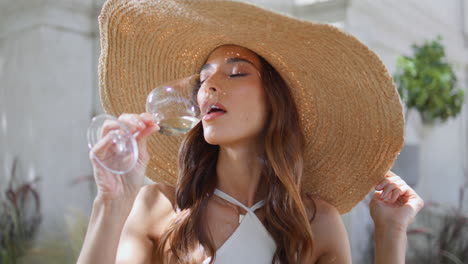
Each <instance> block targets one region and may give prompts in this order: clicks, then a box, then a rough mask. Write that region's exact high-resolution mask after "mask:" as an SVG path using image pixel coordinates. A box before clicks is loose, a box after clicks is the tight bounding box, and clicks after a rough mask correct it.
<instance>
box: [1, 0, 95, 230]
mask: <svg viewBox="0 0 468 264" xmlns="http://www.w3.org/2000/svg"><path fill="white" fill-rule="evenodd" d="M0 10H1V15H0V58H1V59H0V62H1V63H0V65H2V66H1V67H0V69H1V70H0V79H1V87H0V88H1V92H0V95H1V97H2V99H1V101H0V103H1V106H0V107H1V108H0V109H1V118H2V130H1V131H2V133H1V137H0V138H1V141H0V143H1V146H0V159H1V165H0V166H2V168H1V170H0V173H1V175H2V177H1V178H3V180H5V179H6V178H7V176H8V174H7V172H8V171H9V169H10V168H11V162H12V159H13V157H15V156H18V157H19V158H20V162H21V163H20V164H21V165H22V168H21V170H20V171H19V172H20V173H21V174H30V176H31V175H32V174H35V175H38V176H39V177H40V178H41V180H40V182H39V184H38V188H39V192H40V195H41V198H42V211H43V216H44V219H43V223H42V225H41V228H42V229H41V232H54V231H61V228H62V225H63V220H64V214H65V213H66V212H67V211H68V210H69V209H71V208H80V209H82V210H83V211H84V212H88V211H89V205H90V200H91V197H90V195H89V185H88V184H80V185H77V186H74V187H72V186H70V183H71V182H72V180H73V179H75V178H77V177H81V176H85V175H90V173H91V169H90V165H89V161H88V150H87V143H86V127H87V125H88V122H89V120H90V117H91V111H92V103H93V101H95V92H94V90H95V89H96V52H95V51H94V48H95V42H94V41H95V39H96V33H95V31H94V28H93V24H94V21H93V20H91V14H92V12H91V11H92V8H91V1H79V2H78V1H74V2H72V1H67V2H65V1H59V2H57V3H55V2H53V1H35V2H34V3H31V2H30V1H26V0H24V1H2V2H0ZM3 187H4V186H3V185H2V188H1V189H2V190H3Z"/></svg>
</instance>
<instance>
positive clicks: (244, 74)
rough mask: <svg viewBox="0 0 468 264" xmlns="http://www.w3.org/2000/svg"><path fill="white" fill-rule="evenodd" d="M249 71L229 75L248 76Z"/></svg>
mask: <svg viewBox="0 0 468 264" xmlns="http://www.w3.org/2000/svg"><path fill="white" fill-rule="evenodd" d="M246 75H247V73H236V74H231V75H229V77H238V76H246Z"/></svg>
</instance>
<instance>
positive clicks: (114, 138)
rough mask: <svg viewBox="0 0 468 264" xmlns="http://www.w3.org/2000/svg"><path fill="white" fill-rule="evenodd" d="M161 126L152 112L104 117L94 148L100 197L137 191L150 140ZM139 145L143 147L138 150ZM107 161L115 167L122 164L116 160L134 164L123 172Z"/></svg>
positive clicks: (117, 195) (126, 195)
mask: <svg viewBox="0 0 468 264" xmlns="http://www.w3.org/2000/svg"><path fill="white" fill-rule="evenodd" d="M159 129H160V128H159V126H158V125H157V124H155V123H154V120H153V117H152V116H151V114H148V113H142V114H140V115H138V114H122V115H121V116H119V118H118V119H116V118H113V117H111V116H108V118H106V119H104V121H103V122H102V127H101V130H100V131H101V135H100V140H99V141H98V142H97V143H96V144H95V145H94V146H93V147H92V148H91V151H90V159H91V163H92V166H93V170H94V178H95V181H96V185H97V188H98V197H99V198H101V199H106V200H109V199H117V198H126V197H130V196H134V195H136V193H137V192H138V190H139V189H140V188H141V186H142V185H143V181H144V175H145V170H146V165H147V164H148V161H149V155H148V152H147V150H146V141H147V139H148V137H149V136H150V135H151V134H152V133H154V132H155V131H158V130H159ZM126 134H127V135H126ZM129 137H131V140H130V138H129ZM119 140H120V141H119ZM119 144H120V145H119ZM134 144H135V145H134ZM125 148H126V149H125ZM137 149H138V150H139V151H136V150H137ZM135 154H136V156H135ZM134 159H136V162H134ZM104 164H108V165H111V166H114V168H118V166H119V165H112V164H120V166H121V167H127V166H128V165H129V164H133V165H132V168H131V169H130V170H126V172H125V173H123V174H121V175H119V174H120V173H119V174H116V173H114V172H113V171H111V170H109V169H108V168H107V167H106V166H105V165H104Z"/></svg>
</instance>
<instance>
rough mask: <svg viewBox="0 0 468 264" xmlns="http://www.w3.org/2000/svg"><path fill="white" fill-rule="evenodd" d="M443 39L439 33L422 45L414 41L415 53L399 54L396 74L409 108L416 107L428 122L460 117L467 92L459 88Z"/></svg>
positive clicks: (395, 78)
mask: <svg viewBox="0 0 468 264" xmlns="http://www.w3.org/2000/svg"><path fill="white" fill-rule="evenodd" d="M441 41H442V38H441V37H440V36H438V37H437V39H435V40H432V41H425V43H424V44H423V45H416V44H413V45H412V49H413V51H414V55H413V56H412V57H411V56H399V57H398V59H397V69H396V73H395V75H394V76H393V78H394V80H395V83H396V85H397V87H398V92H399V93H400V96H401V98H402V101H403V102H404V103H405V104H406V106H407V109H408V110H409V109H411V108H414V109H416V110H417V111H418V112H419V113H420V114H421V119H422V121H423V123H425V124H432V123H434V121H442V122H445V121H446V120H447V119H448V118H449V117H455V116H457V115H458V113H460V111H461V108H462V105H463V102H464V92H463V90H462V89H460V88H457V77H456V76H455V73H454V70H453V67H452V65H450V64H449V63H448V62H447V61H446V56H445V48H444V46H443V45H442V43H441ZM408 110H407V111H408ZM406 114H407V113H406Z"/></svg>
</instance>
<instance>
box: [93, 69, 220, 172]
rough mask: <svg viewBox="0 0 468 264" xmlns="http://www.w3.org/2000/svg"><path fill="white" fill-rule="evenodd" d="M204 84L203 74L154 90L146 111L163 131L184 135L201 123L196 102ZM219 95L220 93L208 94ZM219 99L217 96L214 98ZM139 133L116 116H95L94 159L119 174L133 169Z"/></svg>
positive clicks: (147, 100)
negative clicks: (201, 83)
mask: <svg viewBox="0 0 468 264" xmlns="http://www.w3.org/2000/svg"><path fill="white" fill-rule="evenodd" d="M199 87H200V76H199V74H195V75H191V76H189V77H186V78H182V79H178V80H175V81H172V82H169V83H165V84H163V85H161V86H158V87H157V88H155V89H153V90H152V91H151V92H150V93H149V95H148V97H147V99H146V112H148V113H150V114H152V115H153V117H154V121H155V123H156V124H157V125H158V126H159V127H160V130H159V132H160V133H162V134H164V135H168V136H174V135H183V134H185V133H187V132H188V131H190V130H191V129H192V128H193V127H194V126H196V125H197V124H198V122H200V119H201V111H200V109H199V107H198V104H197V102H196V96H197V91H198V88H199ZM206 96H210V97H215V96H216V94H206ZM211 100H216V98H211ZM136 136H138V132H137V133H135V134H132V133H131V132H130V130H129V129H128V127H127V126H126V125H125V124H124V123H122V122H120V121H119V120H118V119H117V118H116V117H114V116H111V115H107V114H103V115H99V116H96V117H94V118H93V119H92V121H91V124H90V126H89V128H88V146H89V148H90V150H91V153H92V155H93V158H94V159H95V160H96V161H97V162H98V163H99V164H100V165H102V166H103V167H104V168H105V169H107V170H108V171H110V172H113V173H116V174H124V173H127V172H129V171H130V170H132V169H133V167H134V166H135V164H136V162H137V160H138V145H137V142H136V139H135V138H136Z"/></svg>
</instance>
